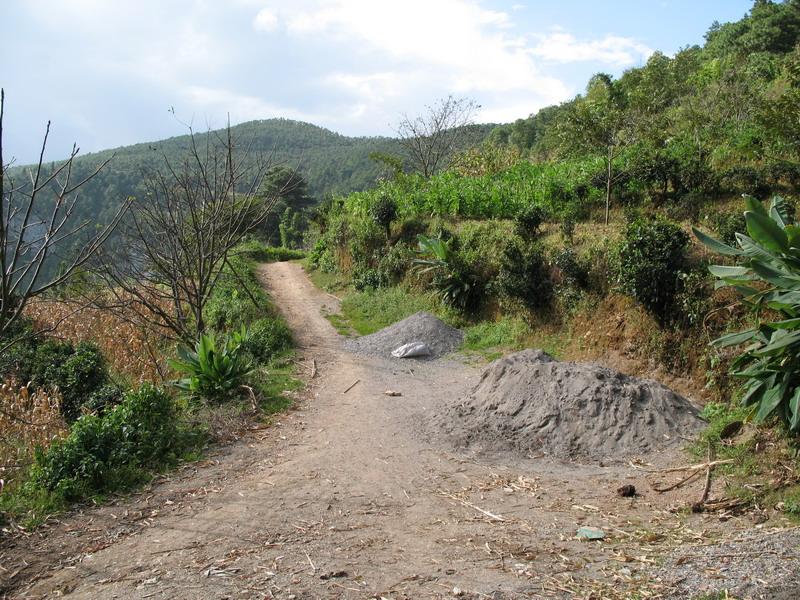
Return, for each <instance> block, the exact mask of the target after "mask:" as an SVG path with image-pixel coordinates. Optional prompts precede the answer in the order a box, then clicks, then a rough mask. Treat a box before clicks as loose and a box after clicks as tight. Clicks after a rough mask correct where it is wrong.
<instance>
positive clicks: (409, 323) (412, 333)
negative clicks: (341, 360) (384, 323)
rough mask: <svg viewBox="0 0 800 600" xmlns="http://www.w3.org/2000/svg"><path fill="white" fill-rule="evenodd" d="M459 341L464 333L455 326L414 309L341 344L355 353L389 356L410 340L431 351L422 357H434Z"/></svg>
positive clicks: (456, 345)
mask: <svg viewBox="0 0 800 600" xmlns="http://www.w3.org/2000/svg"><path fill="white" fill-rule="evenodd" d="M463 341H464V334H463V333H462V332H461V331H459V330H458V329H454V328H453V327H450V326H449V325H447V324H446V323H444V322H443V321H442V320H441V319H439V318H437V317H435V316H434V315H432V314H430V313H428V312H418V313H416V314H413V315H411V316H410V317H407V318H405V319H403V320H402V321H398V322H397V323H394V324H393V325H389V327H386V328H384V329H381V330H380V331H376V332H375V333H373V334H371V335H365V336H363V337H359V338H354V339H351V340H347V341H346V342H345V345H344V347H345V349H346V350H347V351H348V352H354V353H356V354H364V355H366V356H377V357H381V358H392V350H394V349H395V348H399V347H400V346H402V345H403V344H408V343H411V342H424V343H425V344H427V345H428V347H429V348H430V351H431V355H430V356H428V357H425V358H438V357H440V356H444V355H445V354H448V353H450V352H453V351H454V350H456V349H457V348H458V347H459V346H460V345H461V344H462V342H463ZM394 360H398V359H394ZM404 360H408V359H404Z"/></svg>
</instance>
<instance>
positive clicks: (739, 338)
mask: <svg viewBox="0 0 800 600" xmlns="http://www.w3.org/2000/svg"><path fill="white" fill-rule="evenodd" d="M757 331H758V330H757V329H748V330H746V331H737V332H736V333H729V334H727V335H723V336H722V337H719V338H717V339H716V340H714V341H713V342H711V343H712V344H713V345H714V346H715V347H717V348H727V347H728V346H738V345H739V344H744V343H745V342H748V341H750V340H751V339H753V335H754V334H755V333H756V332H757Z"/></svg>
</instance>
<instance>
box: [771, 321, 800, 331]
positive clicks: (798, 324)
mask: <svg viewBox="0 0 800 600" xmlns="http://www.w3.org/2000/svg"><path fill="white" fill-rule="evenodd" d="M770 326H771V327H774V328H775V329H798V328H800V319H785V320H783V321H771V322H770Z"/></svg>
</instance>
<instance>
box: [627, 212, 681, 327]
mask: <svg viewBox="0 0 800 600" xmlns="http://www.w3.org/2000/svg"><path fill="white" fill-rule="evenodd" d="M688 244H689V236H688V235H687V234H686V233H685V232H684V231H683V230H682V229H681V228H680V227H679V226H678V225H676V224H674V223H671V222H669V221H665V220H645V219H636V220H634V221H632V222H631V223H629V224H628V226H627V228H626V230H625V238H624V240H623V241H622V244H621V245H620V248H619V273H618V277H619V283H620V286H621V288H622V290H623V291H624V292H625V293H627V294H629V295H631V296H632V297H633V298H635V299H636V300H637V301H638V302H639V303H640V304H641V305H642V306H644V307H645V309H646V310H647V311H649V312H650V313H652V314H653V315H654V316H655V317H656V318H657V319H658V320H659V322H661V323H666V322H668V321H671V320H673V318H674V317H675V316H676V313H675V312H674V311H673V309H674V303H675V296H676V295H677V293H678V290H679V289H680V277H681V273H683V272H685V271H686V270H687V268H688V264H687V256H686V248H687V246H688Z"/></svg>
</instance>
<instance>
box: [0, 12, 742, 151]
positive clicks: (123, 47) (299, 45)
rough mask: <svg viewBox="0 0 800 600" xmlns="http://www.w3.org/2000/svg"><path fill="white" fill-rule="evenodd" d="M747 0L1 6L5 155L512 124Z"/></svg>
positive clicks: (686, 39)
mask: <svg viewBox="0 0 800 600" xmlns="http://www.w3.org/2000/svg"><path fill="white" fill-rule="evenodd" d="M751 5H752V2H751V0H663V1H661V0H652V1H648V0H640V1H634V0H622V1H620V0H614V1H613V2H599V1H596V0H595V1H589V0H555V1H548V2H541V1H534V0H528V1H525V0H511V1H499V0H404V1H402V2H397V1H394V0H291V1H287V0H283V1H280V0H3V6H2V27H3V31H2V34H1V35H0V85H1V86H2V87H4V88H5V91H6V110H5V113H6V116H5V127H4V129H5V131H4V154H5V158H6V160H8V159H9V158H10V157H11V156H14V157H15V158H16V159H17V162H19V163H25V162H30V161H32V160H33V159H34V158H35V157H36V156H37V154H38V145H39V144H40V142H41V134H42V132H43V130H44V125H45V123H46V122H47V120H48V119H49V120H51V121H52V123H53V125H52V134H51V142H50V144H49V148H48V153H47V156H48V157H49V158H51V159H55V158H60V157H63V156H65V155H66V154H67V153H68V152H69V150H70V148H71V146H72V143H73V142H77V143H78V144H79V146H80V147H81V149H82V151H83V152H89V151H94V150H100V149H103V148H111V147H116V146H120V145H126V144H131V143H135V142H143V141H149V140H155V139H161V138H164V137H169V136H173V135H180V134H182V133H185V127H184V126H183V125H181V123H179V122H178V120H176V118H175V117H173V116H172V114H171V113H170V112H169V109H170V107H174V110H175V115H176V116H177V117H178V118H180V119H181V120H182V121H191V122H192V123H193V124H194V126H195V128H197V129H205V128H206V127H207V126H210V127H220V126H223V125H224V123H225V121H226V118H227V115H228V114H230V118H231V122H233V123H239V122H242V121H248V120H251V119H264V118H270V117H287V118H292V119H300V120H305V121H311V122H314V123H317V124H319V125H322V126H324V127H328V128H330V129H333V130H335V131H339V132H341V133H344V134H348V135H390V134H392V132H393V125H394V124H395V123H397V121H398V119H399V116H400V114H401V113H404V112H406V113H409V114H415V113H417V112H419V111H420V110H422V109H423V108H424V106H425V105H426V104H431V103H433V102H434V101H435V100H436V99H438V98H442V97H444V96H447V95H448V94H453V95H456V96H468V97H470V98H473V99H475V100H476V101H477V102H478V103H479V104H480V105H481V107H482V108H481V111H480V113H479V114H478V115H477V117H478V120H480V121H492V122H505V121H511V120H513V119H516V118H519V117H524V116H527V115H528V114H529V113H531V112H535V111H536V110H538V109H539V108H541V107H542V106H546V105H548V104H553V103H557V102H560V101H563V100H566V99H568V98H570V97H572V96H573V95H574V94H575V93H577V92H579V91H581V90H582V89H583V87H584V85H585V83H586V81H587V80H588V78H589V77H590V76H591V75H592V74H594V73H596V72H598V71H605V72H609V73H612V74H615V75H618V74H620V73H622V72H623V71H624V70H625V69H627V68H630V67H634V66H639V65H641V64H643V63H644V62H645V61H646V60H647V56H649V54H650V53H651V52H652V51H654V50H661V51H662V52H665V53H667V54H673V53H674V52H676V51H677V50H679V49H680V48H682V47H684V46H687V45H692V44H699V43H702V41H703V34H704V33H705V32H706V31H707V29H708V27H709V26H710V25H711V23H712V22H713V21H714V20H718V21H721V22H725V21H731V20H736V19H739V18H741V17H742V16H743V15H744V14H745V13H746V12H747V11H748V10H749V8H750V6H751Z"/></svg>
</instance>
